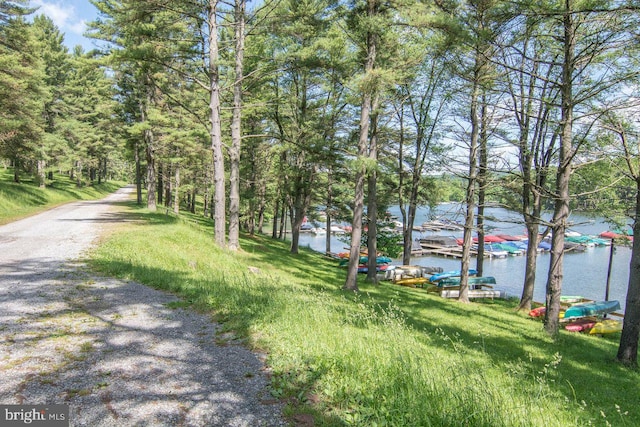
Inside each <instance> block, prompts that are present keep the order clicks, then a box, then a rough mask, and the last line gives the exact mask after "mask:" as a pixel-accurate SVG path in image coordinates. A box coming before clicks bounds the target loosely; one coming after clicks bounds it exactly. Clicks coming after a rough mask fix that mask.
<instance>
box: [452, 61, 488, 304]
mask: <svg viewBox="0 0 640 427" xmlns="http://www.w3.org/2000/svg"><path fill="white" fill-rule="evenodd" d="M484 61H485V60H484V59H483V58H482V55H481V52H480V50H479V49H477V51H476V58H475V69H474V72H473V90H472V92H471V110H470V119H471V141H470V143H469V176H468V177H467V192H466V205H467V211H466V213H465V221H464V233H463V235H462V261H461V263H460V294H459V296H458V300H459V301H462V302H469V266H470V265H471V262H470V261H471V243H472V237H473V236H472V233H473V224H474V218H473V217H474V214H475V212H474V211H475V191H476V184H477V178H478V177H477V173H478V172H477V170H478V165H477V162H478V139H479V136H480V122H479V114H478V104H479V99H480V83H481V79H482V77H483V73H484Z"/></svg>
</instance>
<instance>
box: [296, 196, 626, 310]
mask: <svg viewBox="0 0 640 427" xmlns="http://www.w3.org/2000/svg"><path fill="white" fill-rule="evenodd" d="M486 211H487V213H486V216H487V217H488V218H489V217H490V218H491V219H488V220H487V221H486V222H487V224H488V225H489V226H491V227H493V228H492V229H491V230H490V231H488V232H487V234H511V235H520V234H525V231H524V226H523V225H522V224H521V222H522V221H521V220H519V218H518V215H517V214H516V213H513V212H509V211H507V210H505V209H501V208H490V209H487V210H486ZM390 212H391V214H392V215H398V213H399V210H398V209H397V207H396V208H395V209H393V208H392V209H390ZM460 215H461V213H460V210H459V205H440V206H438V207H437V209H436V211H435V212H434V213H433V214H432V213H431V212H430V211H429V210H428V209H426V208H425V209H421V210H420V211H419V213H418V216H417V219H416V226H419V225H420V224H422V223H423V222H425V221H427V220H429V219H433V218H434V217H437V218H438V219H442V218H447V219H451V220H456V221H462V217H461V216H460ZM570 220H571V223H572V225H571V226H570V227H569V229H570V230H572V231H577V232H579V233H581V234H587V235H598V234H599V233H601V232H603V231H607V230H608V229H609V228H610V227H609V224H607V223H606V222H604V220H602V219H593V218H589V217H585V216H580V215H572V216H571V218H570ZM435 234H437V235H448V236H456V237H461V236H462V232H456V231H446V230H445V231H442V232H438V233H433V232H427V233H420V232H414V238H420V237H421V236H427V235H435ZM300 246H306V247H309V248H311V249H314V250H317V251H319V252H323V253H324V251H325V236H324V235H319V236H316V235H314V234H310V233H303V234H301V235H300ZM347 246H348V244H347V243H344V242H342V241H341V240H339V239H338V238H337V237H335V236H332V239H331V251H332V252H342V251H344V250H345V247H347ZM610 250H611V248H610V247H609V246H598V247H589V248H587V250H586V251H585V252H576V253H567V254H565V257H564V280H563V285H562V293H563V295H580V296H583V297H585V298H589V299H593V300H604V298H605V292H606V284H607V269H608V266H609V254H610ZM549 259H550V255H549V254H548V253H541V254H539V256H538V263H537V267H538V268H537V273H536V286H535V291H534V298H535V300H536V301H540V302H543V301H544V295H545V286H546V281H547V274H548V271H549ZM630 261H631V248H630V247H629V248H628V247H623V246H616V247H615V250H614V256H613V262H612V264H611V266H612V268H611V279H610V288H609V299H610V300H618V301H620V306H621V307H622V309H623V310H624V303H625V299H626V294H627V285H628V281H629V263H630ZM411 263H412V264H414V265H423V266H437V267H442V268H443V269H444V270H445V271H447V270H457V269H459V268H460V260H456V259H451V258H442V257H433V256H425V257H414V258H412V262H411ZM393 264H401V261H400V260H396V261H395V262H393ZM471 265H472V267H474V266H475V259H474V260H473V261H472V263H471ZM524 271H525V257H524V256H510V257H507V258H497V259H485V261H484V275H485V276H494V277H495V278H496V281H497V285H496V286H495V287H496V288H499V289H503V290H505V291H506V292H507V295H508V296H515V297H520V296H521V294H522V284H523V282H524Z"/></svg>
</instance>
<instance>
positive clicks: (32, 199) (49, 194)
mask: <svg viewBox="0 0 640 427" xmlns="http://www.w3.org/2000/svg"><path fill="white" fill-rule="evenodd" d="M124 185H125V183H124V182H116V181H109V182H103V183H100V184H95V183H94V184H91V185H86V186H84V187H78V186H76V182H75V181H74V180H71V179H69V177H68V176H66V175H60V174H55V175H54V179H53V180H47V187H46V188H39V186H38V184H37V183H36V182H35V181H34V180H33V179H32V178H29V177H22V182H21V183H19V184H18V183H15V182H13V170H12V169H9V168H7V169H4V168H0V225H2V224H7V223H9V222H11V221H16V220H18V219H22V218H26V217H28V216H31V215H35V214H38V213H40V212H43V211H45V210H47V209H51V208H54V207H56V206H59V205H62V204H65V203H69V202H72V201H76V200H96V199H101V198H103V197H105V196H107V195H109V194H111V193H113V192H114V191H116V190H117V189H118V188H121V187H122V186H124Z"/></svg>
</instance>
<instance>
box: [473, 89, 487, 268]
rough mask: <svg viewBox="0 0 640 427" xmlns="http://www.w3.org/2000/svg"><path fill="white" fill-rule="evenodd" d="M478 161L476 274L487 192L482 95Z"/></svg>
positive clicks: (481, 250)
mask: <svg viewBox="0 0 640 427" xmlns="http://www.w3.org/2000/svg"><path fill="white" fill-rule="evenodd" d="M480 111H481V112H480V123H481V124H480V147H479V148H480V162H479V165H478V219H477V225H478V256H477V257H476V270H477V271H478V276H482V275H483V270H484V242H485V240H484V235H485V229H484V208H485V199H486V192H487V162H488V159H487V157H488V147H487V145H488V141H487V139H488V130H487V128H488V126H489V124H488V121H489V118H488V117H487V100H486V96H484V95H483V96H482V106H481V108H480Z"/></svg>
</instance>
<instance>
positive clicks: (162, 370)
mask: <svg viewBox="0 0 640 427" xmlns="http://www.w3.org/2000/svg"><path fill="white" fill-rule="evenodd" d="M132 191H133V189H132V188H130V187H128V188H124V189H121V190H120V191H118V192H117V193H114V194H113V195H111V196H109V197H107V198H105V199H103V200H100V201H92V202H78V203H70V204H67V205H64V206H61V207H59V208H56V209H52V210H50V211H47V212H45V213H42V214H40V215H37V216H33V217H30V218H27V219H24V220H21V221H17V222H14V223H11V224H8V225H5V226H0V378H1V380H0V403H2V404H56V403H67V404H69V405H70V425H72V426H91V427H98V426H105V427H107V426H109V427H111V426H117V427H124V426H284V425H287V423H286V422H285V420H284V419H283V417H282V405H281V404H280V403H279V402H278V401H276V400H275V399H273V398H272V397H271V396H270V394H269V392H268V389H267V386H268V378H267V372H266V370H265V368H264V363H263V362H264V361H263V358H262V357H261V355H259V354H255V353H252V352H251V351H249V350H247V349H246V348H245V347H243V346H242V345H241V343H239V342H237V341H235V340H234V338H233V336H230V335H220V334H219V333H218V331H219V326H218V325H216V324H215V323H213V322H212V321H211V319H210V318H209V317H208V316H206V315H203V314H198V313H194V312H192V311H189V310H187V309H181V308H172V307H175V306H176V305H177V306H179V304H170V303H171V302H176V301H178V300H177V298H176V297H174V296H172V295H170V294H167V293H164V292H161V291H157V290H153V289H151V288H148V287H146V286H143V285H141V284H138V283H133V282H124V281H120V280H116V279H110V278H97V277H93V276H91V275H90V274H89V273H87V272H86V269H84V268H83V267H84V266H83V264H82V262H81V261H78V260H79V259H80V258H81V256H82V254H83V252H85V251H86V250H87V249H88V248H90V246H91V244H92V243H93V242H95V240H96V238H97V237H98V236H99V235H100V233H101V231H103V230H104V227H107V226H109V224H113V223H117V222H119V221H121V220H122V218H121V217H119V215H118V214H117V212H114V210H112V209H111V205H112V204H113V203H117V202H120V201H123V200H126V199H128V198H129V197H130V194H131V192H132Z"/></svg>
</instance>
